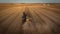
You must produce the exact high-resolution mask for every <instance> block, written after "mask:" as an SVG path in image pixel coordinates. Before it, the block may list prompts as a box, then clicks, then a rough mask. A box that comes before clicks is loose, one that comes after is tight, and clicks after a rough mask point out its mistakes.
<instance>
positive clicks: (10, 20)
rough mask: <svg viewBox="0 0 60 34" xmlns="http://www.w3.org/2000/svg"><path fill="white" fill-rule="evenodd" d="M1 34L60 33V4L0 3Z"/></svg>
mask: <svg viewBox="0 0 60 34" xmlns="http://www.w3.org/2000/svg"><path fill="white" fill-rule="evenodd" d="M23 12H25V13H26V15H27V18H26V22H24V23H22V19H23V18H22V16H23ZM0 34H60V4H59V3H46V4H44V3H33V4H31V3H29V4H28V3H27V4H26V3H21V4H19V3H15V4H14V3H0Z"/></svg>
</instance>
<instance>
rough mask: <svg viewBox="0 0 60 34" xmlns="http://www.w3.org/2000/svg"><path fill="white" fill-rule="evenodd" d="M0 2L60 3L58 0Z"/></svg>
mask: <svg viewBox="0 0 60 34" xmlns="http://www.w3.org/2000/svg"><path fill="white" fill-rule="evenodd" d="M0 3H60V0H0Z"/></svg>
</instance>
